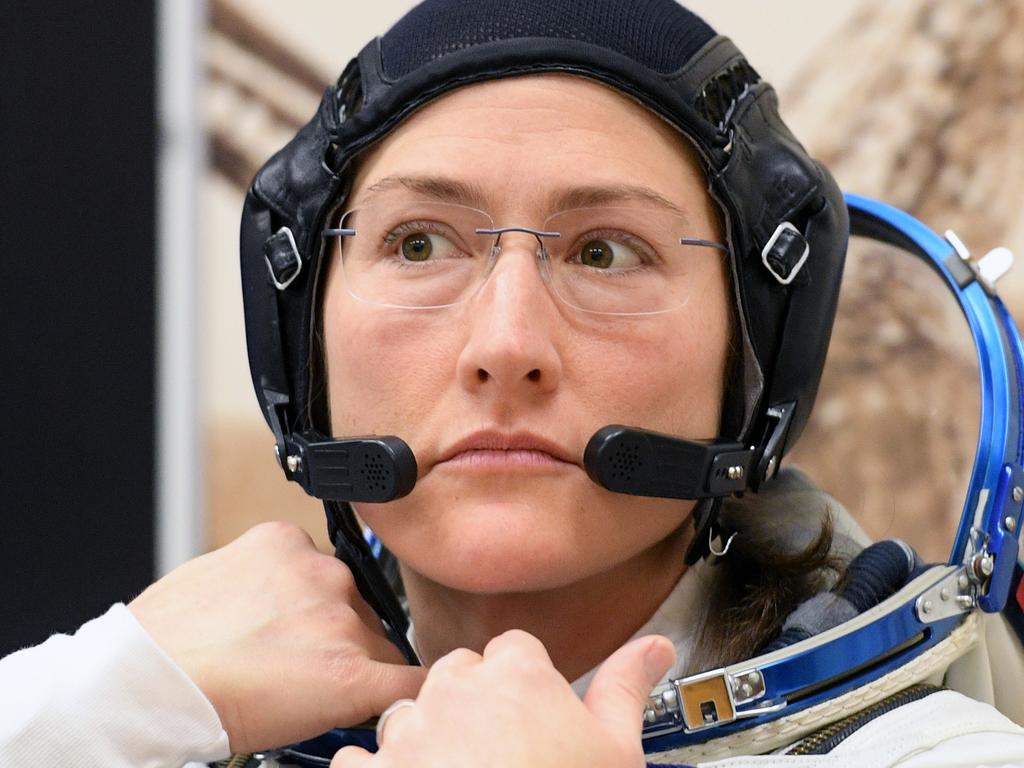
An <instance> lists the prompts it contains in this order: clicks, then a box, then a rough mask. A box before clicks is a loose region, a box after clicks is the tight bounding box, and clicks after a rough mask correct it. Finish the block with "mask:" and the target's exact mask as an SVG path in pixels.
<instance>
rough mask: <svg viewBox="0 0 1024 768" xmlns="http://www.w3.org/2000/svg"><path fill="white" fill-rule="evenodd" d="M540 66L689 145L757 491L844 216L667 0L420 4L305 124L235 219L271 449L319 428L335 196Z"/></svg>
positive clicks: (817, 168)
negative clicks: (477, 94)
mask: <svg viewBox="0 0 1024 768" xmlns="http://www.w3.org/2000/svg"><path fill="white" fill-rule="evenodd" d="M543 72H562V73H570V74H574V75H579V76H582V77H587V78H590V79H593V80H596V81H598V82H601V83H604V84H606V85H608V86H610V87H612V88H615V89H617V90H618V91H621V92H623V93H625V94H627V95H629V96H631V97H633V98H635V99H636V100H637V101H638V102H639V103H641V104H642V105H644V106H645V107H646V108H648V109H650V110H652V111H653V112H655V113H656V114H657V115H659V116H661V117H662V118H664V119H665V120H666V121H668V122H669V123H670V124H671V125H673V126H675V127H676V128H677V129H678V130H679V131H680V132H681V133H682V134H684V135H685V136H686V137H688V138H689V139H690V140H691V141H692V143H693V145H694V147H695V149H696V151H697V154H698V155H699V157H700V161H701V163H702V165H703V167H704V171H705V173H706V175H707V179H708V185H709V191H710V194H711V195H712V196H713V198H714V199H715V200H716V202H717V203H718V205H719V207H720V208H721V212H722V218H723V221H724V223H725V235H726V238H727V241H728V245H729V247H730V251H731V261H730V265H731V274H732V281H733V289H734V296H735V299H736V308H735V312H736V316H737V318H738V321H739V322H738V324H739V328H738V331H739V334H738V335H739V339H738V341H739V344H740V346H741V349H740V358H741V360H740V365H739V366H738V367H737V372H736V375H735V376H734V377H733V378H734V381H733V382H732V384H731V385H730V386H729V391H728V392H727V396H726V403H725V417H724V421H723V430H724V431H726V432H727V433H728V434H726V435H723V436H724V437H728V438H730V439H737V438H739V439H740V441H742V442H744V443H745V444H747V445H750V446H754V447H756V448H757V449H758V451H757V457H758V459H759V461H758V463H757V465H756V467H755V470H754V472H752V473H750V476H749V480H748V483H749V484H750V485H751V486H753V487H755V488H756V487H757V485H758V484H759V483H760V482H762V481H763V480H764V479H766V478H769V477H771V476H772V475H773V474H774V472H775V471H777V468H778V462H779V459H780V458H781V457H782V455H783V454H784V453H785V452H786V451H787V450H788V449H789V447H790V446H792V445H793V443H794V442H795V441H796V439H797V437H798V436H799V435H800V432H801V431H802V429H803V427H804V424H805V423H806V420H807V417H808V415H809V413H810V411H811V406H812V404H813V402H814V397H815V394H816V391H817V388H818V381H819V378H820V375H821V370H822V367H823V364H824V360H825V352H826V348H827V346H828V341H829V336H830V333H831V328H832V321H833V317H834V314H835V307H836V300H837V296H838V291H839V283H840V277H841V272H842V266H843V260H844V257H845V252H846V244H847V239H848V219H847V212H846V206H845V204H844V202H843V198H842V196H841V194H840V192H839V189H838V188H837V186H836V184H835V182H834V181H833V179H832V177H831V176H830V175H829V173H828V172H827V171H826V170H825V168H824V167H822V166H821V165H820V164H818V163H817V162H815V161H814V160H812V159H811V158H810V157H809V156H808V155H807V153H806V152H805V150H804V148H803V147H802V146H801V145H800V144H799V143H798V142H797V141H796V139H795V138H794V137H793V135H792V134H791V133H790V132H789V130H788V129H787V128H786V126H785V125H784V124H783V122H782V120H781V119H780V117H779V114H778V108H777V99H776V95H775V91H774V90H773V89H772V87H771V86H770V85H769V84H768V83H766V82H764V81H763V80H761V79H760V77H759V76H758V75H757V73H756V72H755V71H754V69H753V68H752V67H751V66H750V65H749V64H748V63H747V61H746V60H745V59H744V57H743V55H742V54H741V53H740V52H739V51H738V50H737V49H736V47H735V46H734V45H733V44H732V42H730V41H729V39H728V38H725V37H721V36H717V35H716V34H715V32H714V31H713V30H712V29H711V28H710V27H709V26H708V25H707V24H706V23H705V22H703V21H702V20H701V19H699V18H698V17H697V16H695V15H694V14H693V13H691V12H690V11H688V10H686V9H684V8H682V7H681V6H679V5H678V4H677V3H676V2H674V0H474V2H472V3H467V2H462V1H461V0H426V2H423V3H422V4H420V5H419V6H417V7H416V8H414V9H413V10H412V11H410V12H409V13H408V14H407V15H406V16H405V17H404V18H403V19H402V20H401V21H399V22H398V23H397V24H396V25H395V26H394V27H393V28H392V29H391V30H390V31H389V32H388V33H387V34H386V35H384V36H383V37H382V38H378V39H375V40H373V41H372V42H370V43H369V44H368V45H367V46H366V47H365V48H364V49H363V50H362V52H361V53H360V54H359V56H358V57H357V58H356V59H354V60H353V61H352V62H351V63H350V64H349V65H348V67H347V68H346V69H345V71H344V73H343V74H342V76H341V77H340V79H339V80H338V82H337V83H336V85H334V86H333V87H330V88H328V89H327V91H326V93H325V94H324V97H323V100H322V102H321V104H320V108H319V110H318V111H317V114H316V115H315V116H314V117H313V119H312V120H311V121H310V122H309V123H308V124H307V125H306V126H305V127H304V128H303V129H302V130H301V131H300V132H299V134H298V135H297V136H296V137H295V138H294V139H293V140H292V141H291V142H290V143H289V144H288V145H287V146H286V147H284V149H282V150H281V151H280V152H278V153H277V154H276V155H275V156H274V157H272V158H271V159H270V160H269V161H268V162H267V164H266V165H265V166H264V167H263V168H262V169H261V170H260V172H259V173H258V174H257V176H256V178H255V180H254V181H253V184H252V187H251V188H250V189H249V192H248V194H247V196H246V202H245V209H244V212H243V215H242V231H241V257H242V285H243V296H244V301H245V315H246V318H245V319H246V335H247V340H248V349H249V362H250V368H251V372H252V378H253V383H254V385H255V388H256V394H257V397H258V398H259V401H260V405H261V406H262V408H263V411H264V414H265V416H266V417H267V418H268V421H269V422H270V424H271V426H272V428H273V429H274V432H275V437H276V439H277V442H278V446H279V449H280V450H282V451H283V450H284V448H285V443H286V442H287V440H288V439H290V436H291V435H293V434H299V433H311V431H312V429H313V426H314V425H313V424H311V423H310V417H309V413H310V407H309V406H310V397H311V393H310V370H311V365H310V362H311V361H310V357H311V336H312V331H313V323H314V316H315V306H314V305H315V301H316V300H317V295H318V290H317V280H318V277H319V275H320V274H321V271H322V266H323V265H322V261H323V258H322V257H323V252H324V250H323V242H322V239H321V236H320V232H321V230H322V228H323V227H324V223H325V220H326V219H327V217H328V215H329V214H330V213H331V212H332V211H333V210H334V209H336V208H337V207H338V206H339V205H341V204H342V202H343V199H344V195H345V194H346V191H347V186H346V185H347V183H348V182H349V180H350V179H349V175H350V174H349V169H350V168H351V163H352V160H353V158H355V157H356V156H357V154H358V153H359V152H360V151H361V150H363V149H365V148H367V147H368V146H370V145H371V144H373V143H374V142H376V141H379V140H380V139H382V138H383V137H385V136H386V135H387V134H388V132H389V131H390V130H392V129H393V128H394V127H395V126H396V125H397V124H398V123H400V122H401V121H402V120H403V119H404V118H406V117H407V116H409V115H410V114H411V113H412V112H414V111H415V110H417V109H418V108H420V107H422V106H423V105H425V104H427V103H429V102H430V101H432V100H433V99H436V98H438V97H439V96H442V95H443V94H445V93H447V92H449V91H451V90H453V89H455V88H458V87H460V86H463V85H467V84H469V83H474V82H480V81H485V80H494V79H499V78H504V77H512V76H516V75H525V74H534V73H543ZM640 426H642V425H640ZM287 471H288V470H287V469H286V472H287Z"/></svg>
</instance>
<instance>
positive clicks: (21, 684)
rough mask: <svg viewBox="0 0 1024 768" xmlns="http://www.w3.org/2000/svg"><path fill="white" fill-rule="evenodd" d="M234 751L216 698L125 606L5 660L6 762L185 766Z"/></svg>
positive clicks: (1, 681)
mask: <svg viewBox="0 0 1024 768" xmlns="http://www.w3.org/2000/svg"><path fill="white" fill-rule="evenodd" d="M228 755H229V749H228V736H227V734H226V733H225V732H224V729H223V727H222V726H221V723H220V718H219V717H218V716H217V712H216V710H215V709H214V708H213V705H211V704H210V702H209V701H208V700H207V699H206V697H205V696H204V695H203V693H202V691H200V690H199V688H198V687H196V685H195V683H193V682H192V680H191V679H190V678H189V677H188V676H187V675H186V674H185V673H184V671H182V670H181V668H180V667H178V666H177V665H176V664H175V663H174V662H173V661H172V660H171V658H170V657H169V656H167V654H166V653H164V652H163V650H162V649H161V648H160V647H159V646H158V645H157V644H156V642H155V641H154V640H153V639H152V638H151V637H150V636H149V634H148V633H147V632H146V631H145V630H144V629H143V628H142V626H141V625H140V624H139V623H138V621H136V619H135V616H134V614H132V612H131V611H129V610H128V608H126V607H125V606H124V605H123V604H122V603H118V604H117V605H115V606H114V607H113V608H111V609H110V610H109V611H107V613H106V614H104V615H103V616H101V617H99V618H98V619H93V620H92V621H90V622H88V623H86V624H83V625H82V626H81V627H80V628H79V630H78V631H77V632H76V633H75V634H74V635H54V636H53V637H51V638H50V639H49V640H47V641H46V642H45V643H43V644H42V645H37V646H35V647H33V648H26V649H25V650H22V651H18V652H17V653H14V654H11V655H10V656H7V657H6V658H4V659H0V765H3V766H32V765H62V766H68V767H69V768H77V767H78V766H82V767H83V768H84V766H104V768H122V766H123V767H124V768H129V766H130V768H143V767H144V768H180V766H182V765H183V764H184V763H187V762H189V761H190V760H195V761H199V762H211V761H214V760H222V759H224V758H226V757H228Z"/></svg>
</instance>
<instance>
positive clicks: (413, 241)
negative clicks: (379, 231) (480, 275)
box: [384, 224, 459, 262]
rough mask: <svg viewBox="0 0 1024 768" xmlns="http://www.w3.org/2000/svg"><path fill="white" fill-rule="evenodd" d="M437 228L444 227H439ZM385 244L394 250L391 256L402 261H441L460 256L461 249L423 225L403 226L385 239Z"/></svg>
mask: <svg viewBox="0 0 1024 768" xmlns="http://www.w3.org/2000/svg"><path fill="white" fill-rule="evenodd" d="M437 228H438V229H440V228H442V227H441V226H438V227H437ZM431 229H433V227H431ZM384 242H385V243H387V244H388V245H389V246H390V248H392V249H394V250H392V251H391V255H392V256H393V257H395V258H398V259H400V260H402V261H412V262H424V261H440V260H441V259H451V258H456V257H458V256H459V253H458V250H459V249H458V248H457V247H456V246H455V244H454V243H453V242H452V241H451V239H449V238H448V237H445V236H444V235H442V234H439V233H438V232H433V231H430V229H427V228H426V227H424V225H422V224H419V225H410V224H402V225H401V226H399V227H396V228H395V229H393V230H392V231H391V232H389V233H388V235H387V236H386V237H385V238H384Z"/></svg>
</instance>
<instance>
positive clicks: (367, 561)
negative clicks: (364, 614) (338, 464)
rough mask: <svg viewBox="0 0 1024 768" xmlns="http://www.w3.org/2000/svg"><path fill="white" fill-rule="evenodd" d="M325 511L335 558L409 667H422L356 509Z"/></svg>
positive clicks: (332, 506) (337, 506)
mask: <svg viewBox="0 0 1024 768" xmlns="http://www.w3.org/2000/svg"><path fill="white" fill-rule="evenodd" d="M324 509H325V511H326V512H327V532H328V534H329V535H330V537H331V542H332V543H333V544H334V556H335V557H337V558H338V559H339V560H341V562H343V563H345V565H347V566H348V567H349V570H351V571H352V576H353V577H354V578H355V581H356V587H358V589H359V594H360V595H362V597H363V599H364V600H365V601H366V602H367V604H368V605H369V606H370V607H371V608H372V609H373V610H374V612H375V613H376V614H377V615H378V616H379V617H380V618H381V621H382V622H383V623H384V627H385V629H386V630H387V632H388V637H389V639H390V640H391V642H392V643H394V644H395V645H396V646H397V647H398V650H400V651H401V652H402V655H403V656H405V660H406V661H407V662H408V663H409V664H414V665H417V666H418V665H419V663H420V660H419V657H418V656H417V655H416V651H415V650H414V649H413V647H412V644H411V643H410V642H409V638H408V632H409V619H408V617H407V616H406V615H405V610H404V609H403V608H402V606H401V604H400V603H399V602H398V598H397V597H396V596H395V592H394V590H393V589H392V588H391V585H390V584H388V580H387V578H386V577H385V576H384V572H383V571H382V570H381V567H380V564H379V563H378V562H377V560H376V558H375V557H374V556H373V553H372V552H371V551H370V546H369V544H367V543H366V539H365V538H363V533H362V530H361V529H360V527H359V523H358V522H357V521H356V518H355V514H354V513H353V512H352V508H351V507H350V506H349V505H348V504H344V503H339V502H331V501H325V502H324Z"/></svg>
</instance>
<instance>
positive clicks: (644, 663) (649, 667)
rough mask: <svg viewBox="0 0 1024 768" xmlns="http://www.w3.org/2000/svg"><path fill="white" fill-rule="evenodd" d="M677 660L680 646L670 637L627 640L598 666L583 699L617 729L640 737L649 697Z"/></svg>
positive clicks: (596, 714)
mask: <svg viewBox="0 0 1024 768" xmlns="http://www.w3.org/2000/svg"><path fill="white" fill-rule="evenodd" d="M675 660H676V649H675V647H674V646H673V645H672V642H671V641H670V640H669V639H668V638H667V637H662V636H661V635H652V636H649V637H641V638H638V639H636V640H633V641H632V642H629V643H626V644H625V645H624V646H622V647H621V648H619V650H617V651H616V652H615V653H613V654H612V655H611V656H609V657H608V659H607V660H605V662H604V664H602V665H601V668H600V669H599V670H597V674H596V675H594V680H593V682H591V684H590V688H589V689H587V694H586V696H585V697H584V698H583V703H584V704H585V705H586V707H587V709H589V710H590V712H591V713H592V714H593V715H595V716H596V717H597V719H598V720H601V721H602V722H603V723H604V724H605V725H607V726H608V727H609V729H610V730H611V731H612V732H613V733H616V734H618V735H620V736H622V737H623V738H626V739H636V737H637V734H638V733H639V731H640V727H641V725H642V723H643V711H644V706H645V705H646V703H647V697H648V696H649V695H650V693H651V689H652V688H654V686H656V685H657V684H658V683H659V682H661V678H662V677H664V676H665V673H666V672H668V671H669V669H670V668H671V667H672V664H673V663H674V662H675Z"/></svg>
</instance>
